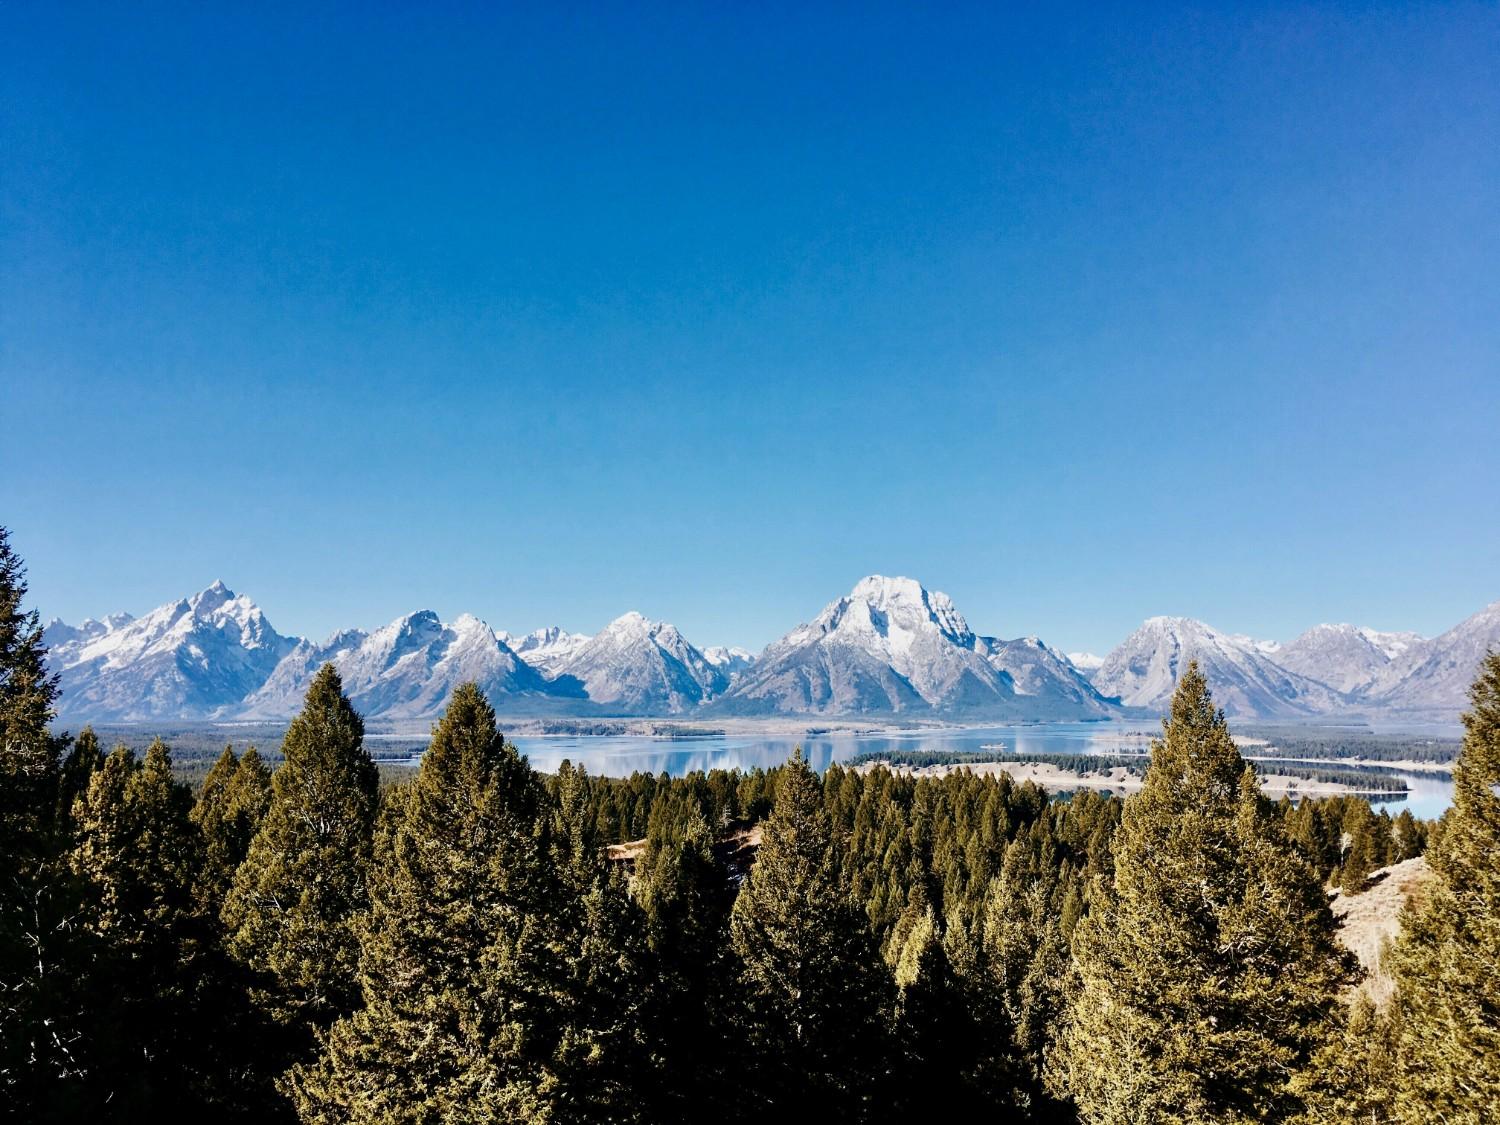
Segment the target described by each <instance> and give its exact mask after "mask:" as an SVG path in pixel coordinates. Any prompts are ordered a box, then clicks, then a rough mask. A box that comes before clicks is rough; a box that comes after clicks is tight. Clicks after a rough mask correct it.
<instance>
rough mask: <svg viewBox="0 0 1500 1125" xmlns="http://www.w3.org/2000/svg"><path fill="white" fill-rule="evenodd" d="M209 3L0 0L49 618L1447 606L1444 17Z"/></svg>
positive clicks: (1495, 255)
mask: <svg viewBox="0 0 1500 1125" xmlns="http://www.w3.org/2000/svg"><path fill="white" fill-rule="evenodd" d="M221 7H222V6H220V5H184V6H182V7H160V6H156V5H151V4H145V5H130V6H119V5H105V6H100V7H97V8H93V7H88V6H84V5H72V4H68V5H64V4H52V3H46V4H44V3H15V4H7V5H5V6H4V7H3V8H0V396H3V397H0V419H3V430H0V433H3V438H0V522H3V523H5V524H8V525H9V526H10V527H11V529H12V535H13V540H14V543H15V545H16V547H17V548H18V549H19V550H20V551H21V552H22V553H23V555H24V556H25V557H26V558H27V560H28V561H29V563H30V566H31V575H32V585H33V591H34V594H35V600H36V601H37V603H38V604H39V606H40V608H41V609H42V611H43V613H44V614H45V615H48V616H51V615H53V614H58V615H61V616H63V617H65V618H68V619H73V620H76V619H78V618H80V617H82V616H84V615H98V614H101V613H104V612H107V611H111V610H116V609H129V610H132V611H135V612H140V611H143V610H145V609H148V608H150V607H152V606H154V605H156V604H159V603H161V602H163V601H166V600H169V599H171V598H173V597H176V596H179V595H181V594H185V593H189V592H191V591H193V590H196V589H198V588H200V587H202V586H204V585H206V584H207V583H208V582H210V581H211V580H213V579H214V578H216V577H222V578H223V579H224V580H225V581H227V582H228V583H229V584H230V585H231V586H233V587H234V588H236V589H237V590H240V591H242V592H245V593H249V594H251V595H252V596H254V597H255V598H256V599H257V600H258V601H259V602H260V603H261V604H262V605H263V606H264V608H265V609H266V611H267V613H268V614H269V615H270V617H271V620H272V621H273V623H274V624H275V625H276V626H277V627H278V628H279V629H281V630H282V631H283V632H298V633H305V634H311V635H319V636H321V635H323V634H326V633H327V632H329V631H330V630H332V629H333V628H335V627H339V626H347V625H364V626H373V625H377V624H380V623H383V622H384V621H387V620H389V619H390V618H392V617H394V616H395V615H397V614H398V613H401V612H405V611H408V610H411V609H415V608H419V607H431V608H434V609H436V610H438V611H439V612H440V613H442V614H444V615H448V616H451V615H454V614H457V613H459V612H461V611H466V610H467V611H472V612H474V613H477V614H479V615H481V616H482V617H484V618H485V619H486V620H488V621H490V622H491V624H493V625H495V626H497V627H504V628H511V629H527V628H532V627H535V626H538V625H542V624H545V623H554V622H555V623H559V624H562V625H564V626H565V627H568V628H573V629H583V630H590V629H594V628H597V627H598V626H599V625H600V624H602V623H603V622H604V621H606V620H607V619H609V618H611V617H613V616H615V615H616V614H618V613H620V612H623V611H624V610H626V609H630V608H635V609H639V610H641V611H642V612H644V613H647V614H648V615H652V616H658V617H666V618H668V619H671V620H673V621H675V622H676V623H677V624H679V625H680V626H681V627H682V628H683V630H684V632H686V633H687V635H688V636H689V637H690V638H692V639H694V640H696V641H698V643H700V644H710V643H717V642H724V643H741V644H746V645H750V646H756V647H758V646H759V645H761V644H763V643H765V642H766V641H768V640H771V639H773V638H774V637H775V636H776V635H777V634H779V633H780V632H781V631H783V630H784V629H786V628H788V627H790V626H791V625H793V624H795V623H796V622H798V621H800V620H805V619H807V618H808V617H809V616H810V615H812V614H813V613H815V612H816V611H817V610H818V609H819V607H820V606H822V605H823V604H824V603H825V602H826V601H828V600H829V599H831V598H833V597H834V596H836V595H837V594H839V593H841V592H843V591H845V590H847V589H848V588H849V587H850V586H851V585H852V584H853V583H854V581H855V580H856V579H858V578H859V577H860V576H861V575H863V574H866V573H869V572H884V573H902V574H909V575H913V576H916V577H920V578H922V579H923V580H924V581H925V582H927V584H928V585H930V586H933V587H936V588H939V589H944V590H947V591H948V592H949V593H951V594H952V595H953V596H954V598H955V600H956V601H957V602H958V605H959V607H960V608H961V609H962V610H963V611H964V612H965V613H966V614H967V616H968V617H969V619H970V621H971V623H972V624H973V625H975V626H976V627H977V628H979V629H980V630H981V631H985V632H993V633H998V634H1000V635H1003V636H1016V635H1020V634H1024V633H1030V632H1035V633H1039V634H1041V635H1042V636H1043V637H1044V638H1045V639H1048V640H1050V641H1052V642H1053V643H1056V644H1058V645H1060V646H1063V647H1066V648H1079V647H1089V648H1093V649H1095V650H1103V649H1106V648H1108V647H1109V646H1110V645H1112V644H1113V643H1115V642H1116V641H1118V640H1119V639H1120V638H1121V637H1122V636H1123V635H1124V634H1125V633H1126V632H1128V631H1129V630H1130V629H1131V628H1133V627H1134V626H1135V625H1136V624H1138V623H1139V621H1140V619H1141V618H1143V617H1145V616H1147V615H1149V614H1156V613H1182V614H1190V615H1195V616H1200V617H1203V618H1205V619H1207V620H1209V621H1210V622H1213V623H1214V624H1217V625H1219V626H1220V627H1223V628H1226V629H1231V630H1235V631H1246V632H1252V633H1255V634H1258V635H1268V636H1274V637H1281V638H1286V637H1289V636H1290V635H1292V634H1293V633H1295V632H1297V631H1299V630H1300V629H1302V628H1303V627H1305V626H1307V625H1309V624H1312V623H1313V622H1315V621H1319V620H1325V619H1326V620H1354V621H1358V622H1362V623H1367V624H1372V625H1376V626H1380V627H1386V628H1416V629H1420V630H1424V631H1437V630H1439V629H1441V628H1444V627H1446V626H1447V625H1450V624H1452V623H1453V622H1454V621H1456V620H1458V619H1459V618H1460V617H1462V616H1465V615H1466V614H1468V613H1470V612H1472V611H1473V610H1475V609H1477V608H1479V606H1481V605H1483V604H1484V603H1486V602H1489V601H1492V600H1494V599H1496V598H1500V502H1497V497H1500V68H1497V65H1496V60H1497V59H1500V14H1497V10H1496V8H1495V7H1494V5H1492V4H1474V5H1405V4H1401V5H1389V6H1379V5H1358V6H1349V7H1348V8H1337V7H1331V6H1324V7H1313V6H1309V7H1302V6H1296V7H1277V8H1267V9H1264V10H1263V11H1261V13H1260V14H1256V15H1250V14H1246V12H1245V10H1244V8H1243V7H1240V10H1239V11H1237V12H1234V13H1229V12H1224V11H1216V10H1213V9H1209V8H1192V9H1190V8H1180V9H1172V10H1164V9H1162V8H1160V7H1158V6H1154V5H1153V6H1149V7H1148V8H1146V9H1145V10H1143V11H1131V10H1129V9H1128V8H1125V7H1119V8H1111V9H1108V10H1107V11H1106V10H1102V9H1101V8H1100V7H1099V6H1088V7H1082V8H1079V9H1077V10H1074V11H1067V10H1064V9H1062V8H1060V7H1054V6H1052V5H1039V6H1036V5H1027V6H1025V7H1024V8H1017V9H1010V10H1007V9H1003V8H999V7H997V6H994V5H977V6H974V7H972V8H962V7H958V6H945V7H946V10H945V11H944V12H942V13H938V14H934V13H932V12H930V11H923V10H922V9H923V8H925V7H929V6H923V5H911V6H909V7H905V8H897V7H884V6H880V5H872V4H868V3H865V4H857V5H856V4H851V5H847V6H837V7H835V6H819V5H811V6H809V5H806V4H794V5H778V4H763V5H739V6H730V5H717V4H715V5H708V4H704V5H680V6H679V5H671V4H651V5H644V4H641V5H620V6H609V5H600V6H587V7H577V8H573V7H569V6H565V5H526V6H524V7H523V6H517V7H515V8H513V9H500V8H492V7H491V6H487V5H476V6H474V7H473V8H464V7H453V6H442V5H434V6H431V8H430V10H424V11H410V10H403V9H404V8H411V7H414V6H410V5H392V6H390V7H389V8H386V7H384V6H381V5H371V4H360V5H351V6H349V7H347V8H344V9H342V10H340V9H338V8H336V7H324V6H321V5H317V6H314V5H305V4H289V5H285V6H282V5H271V4H256V5H243V6H239V8H238V10H237V11H234V12H226V11H217V12H213V13H210V12H208V11H207V9H208V8H221ZM314 7H317V8H318V11H317V12H316V13H313V12H312V11H310V9H312V8H314ZM1035 8H1046V9H1047V11H1046V13H1045V14H1043V13H1040V12H1038V11H1035V10H1032V9H1035ZM543 9H545V10H543Z"/></svg>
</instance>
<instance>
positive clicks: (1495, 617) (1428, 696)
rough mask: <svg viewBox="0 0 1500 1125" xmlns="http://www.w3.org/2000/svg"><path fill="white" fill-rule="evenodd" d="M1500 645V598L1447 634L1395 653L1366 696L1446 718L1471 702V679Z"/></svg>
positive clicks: (1386, 704) (1375, 701)
mask: <svg viewBox="0 0 1500 1125" xmlns="http://www.w3.org/2000/svg"><path fill="white" fill-rule="evenodd" d="M1492 649H1494V650H1500V602H1493V603H1491V604H1490V605H1488V606H1486V607H1485V608H1484V609H1482V610H1480V611H1479V612H1478V613H1476V614H1474V616H1472V617H1468V618H1465V619H1464V620H1463V621H1460V622H1459V623H1458V624H1457V625H1455V626H1454V627H1453V628H1451V629H1449V630H1448V631H1447V632H1446V633H1443V634H1442V635H1441V636H1437V637H1433V638H1432V639H1431V640H1417V641H1416V642H1414V643H1412V644H1409V645H1408V646H1407V647H1406V648H1405V649H1404V650H1403V651H1401V652H1399V653H1397V654H1396V656H1395V657H1393V658H1392V660H1391V662H1390V664H1389V665H1388V666H1387V667H1386V668H1385V669H1384V670H1383V672H1382V674H1381V675H1379V676H1378V677H1377V678H1376V681H1375V682H1374V683H1373V684H1371V685H1370V687H1369V688H1368V689H1367V690H1366V692H1365V693H1364V694H1365V698H1366V699H1368V700H1369V701H1370V702H1371V703H1373V704H1376V705H1378V706H1379V707H1381V708H1383V709H1386V710H1395V711H1410V712H1423V713H1430V714H1433V715H1435V716H1436V717H1440V718H1448V717H1451V716H1454V715H1457V714H1460V713H1461V712H1463V711H1464V710H1466V709H1467V708H1468V706H1469V685H1470V684H1471V683H1472V682H1473V680H1474V675H1475V673H1476V672H1478V670H1479V665H1480V662H1481V661H1482V660H1483V659H1484V656H1485V653H1487V652H1489V651H1490V650H1492Z"/></svg>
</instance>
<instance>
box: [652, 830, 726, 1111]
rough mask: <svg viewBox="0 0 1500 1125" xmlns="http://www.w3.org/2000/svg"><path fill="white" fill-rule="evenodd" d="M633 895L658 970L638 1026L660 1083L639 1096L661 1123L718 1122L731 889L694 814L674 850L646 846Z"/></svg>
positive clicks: (656, 844) (661, 844) (721, 1100)
mask: <svg viewBox="0 0 1500 1125" xmlns="http://www.w3.org/2000/svg"><path fill="white" fill-rule="evenodd" d="M634 893H635V898H636V901H637V902H639V903H640V905H641V909H642V911H643V912H644V914H645V918H646V935H647V941H648V942H649V945H650V949H651V952H652V954H653V955H654V957H655V961H656V972H657V976H656V980H655V982H654V983H653V985H652V987H651V989H650V994H649V995H648V996H647V1001H648V1003H649V1009H648V1011H647V1014H646V1019H647V1022H648V1024H649V1030H650V1034H651V1036H652V1038H653V1039H654V1041H655V1042H656V1043H657V1044H658V1049H659V1051H660V1054H661V1058H662V1060H663V1062H664V1066H663V1068H662V1075H661V1078H662V1081H661V1082H659V1083H658V1084H656V1085H655V1087H654V1088H653V1087H650V1086H648V1087H647V1097H648V1106H649V1108H650V1110H651V1111H652V1115H653V1116H654V1118H655V1119H656V1120H660V1121H683V1120H688V1119H689V1118H691V1117H694V1116H700V1117H702V1118H703V1119H705V1120H707V1119H711V1118H714V1117H721V1118H722V1117H723V1116H724V1115H725V1114H727V1113H728V1112H729V1104H730V1102H731V1101H732V1097H733V1092H734V1079H733V1069H734V1067H733V1062H734V1055H733V1048H734V1044H733V1039H732V1029H733V1026H734V1025H733V1019H734V1010H733V1005H734V999H735V997H734V993H733V990H732V989H731V988H730V987H728V983H729V979H730V977H731V975H732V964H731V957H730V953H729V911H730V908H731V907H732V906H733V904H734V889H733V886H732V884H731V883H730V881H729V872H728V871H727V870H726V869H725V867H724V865H723V864H722V863H721V862H719V859H718V857H717V856H716V855H715V854H714V850H713V833H712V831H711V830H710V828H709V825H708V822H707V821H706V820H705V819H704V817H703V814H702V812H701V810H700V809H698V808H697V807H694V808H693V810H692V813H691V815H690V816H689V818H688V820H687V823H686V825H685V828H684V831H683V837H682V839H681V841H680V842H675V843H674V842H658V841H655V840H652V841H651V842H650V844H649V846H648V848H647V850H646V852H645V854H644V855H642V856H641V859H640V861H639V863H638V864H637V867H636V879H635V885H634Z"/></svg>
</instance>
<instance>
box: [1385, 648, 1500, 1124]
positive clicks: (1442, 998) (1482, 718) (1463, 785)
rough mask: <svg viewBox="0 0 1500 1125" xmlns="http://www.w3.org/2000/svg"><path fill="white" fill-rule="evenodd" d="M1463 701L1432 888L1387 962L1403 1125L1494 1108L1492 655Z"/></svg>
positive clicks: (1498, 896) (1499, 664)
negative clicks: (1393, 989) (1465, 703)
mask: <svg viewBox="0 0 1500 1125" xmlns="http://www.w3.org/2000/svg"><path fill="white" fill-rule="evenodd" d="M1469 698H1470V700H1471V703H1472V705H1471V707H1470V709H1469V711H1468V713H1467V714H1465V715H1464V743H1463V750H1462V752H1461V753H1460V754H1459V757H1458V761H1457V763H1456V764H1455V765H1454V768H1453V807H1452V808H1451V809H1450V810H1449V811H1448V813H1447V815H1446V816H1445V817H1444V821H1443V830H1442V834H1441V836H1440V837H1439V839H1438V841H1437V843H1436V845H1435V846H1434V847H1433V848H1432V849H1431V850H1429V851H1428V853H1427V861H1428V863H1429V864H1430V865H1431V867H1432V871H1433V874H1434V879H1433V880H1432V882H1431V884H1430V885H1429V886H1428V887H1427V888H1426V889H1425V893H1424V896H1423V898H1422V901H1420V902H1419V903H1418V904H1414V905H1411V906H1409V907H1408V909H1407V910H1406V912H1405V914H1404V915H1403V918H1402V928H1401V933H1400V934H1399V936H1398V938H1397V941H1396V944H1395V949H1394V951H1393V955H1392V957H1391V959H1390V967H1391V970H1392V975H1393V976H1394V977H1395V980H1396V1013H1397V1019H1396V1026H1397V1031H1398V1053H1399V1058H1400V1069H1399V1075H1398V1082H1397V1097H1396V1100H1395V1106H1394V1108H1395V1111H1396V1118H1397V1120H1400V1121H1403V1122H1429V1121H1444V1122H1452V1123H1454V1125H1479V1123H1480V1122H1483V1121H1493V1120H1494V1114H1495V1107H1496V1106H1500V653H1494V652H1492V653H1490V654H1489V655H1488V656H1487V657H1486V658H1485V660H1484V663H1483V664H1482V665H1481V667H1480V671H1479V676H1478V678H1477V679H1476V680H1475V682H1474V685H1473V687H1472V688H1471V689H1470V692H1469Z"/></svg>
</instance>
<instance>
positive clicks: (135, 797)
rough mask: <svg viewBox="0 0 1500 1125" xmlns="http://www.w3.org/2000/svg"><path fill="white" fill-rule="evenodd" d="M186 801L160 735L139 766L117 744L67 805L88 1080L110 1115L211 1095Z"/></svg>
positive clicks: (204, 934)
mask: <svg viewBox="0 0 1500 1125" xmlns="http://www.w3.org/2000/svg"><path fill="white" fill-rule="evenodd" d="M191 805H192V797H191V794H190V793H189V792H188V789H187V787H186V786H185V785H183V784H182V783H180V782H178V781H176V780H175V779H174V778H173V776H172V764H171V757H170V755H169V752H168V750H167V748H166V746H165V745H164V744H163V743H162V742H161V740H160V739H158V740H157V741H155V742H153V743H152V745H151V747H150V749H148V750H147V752H146V755H145V758H144V761H143V762H141V763H140V764H137V763H136V762H135V759H134V756H133V755H132V754H131V752H130V751H129V750H128V749H127V748H126V747H124V746H121V747H119V748H117V749H116V750H115V751H114V752H113V753H112V754H110V755H109V757H108V758H107V759H106V760H105V763H104V765H103V767H101V768H100V769H99V771H98V772H96V773H95V774H94V777H93V779H92V781H91V782H90V784H89V788H88V792H87V793H86V794H85V795H84V796H83V797H81V798H80V799H79V801H78V803H77V806H76V822H77V825H76V842H75V844H74V847H73V850H72V853H71V857H70V858H71V864H72V867H73V870H74V872H75V873H76V874H77V876H78V877H79V878H80V879H81V880H82V881H83V885H84V888H85V892H84V909H83V911H82V914H81V918H82V921H83V924H84V926H85V927H86V928H87V929H88V931H89V932H90V933H91V934H92V935H93V936H94V938H95V939H96V949H97V954H96V959H95V961H94V964H93V965H92V966H91V973H90V976H91V981H92V985H93V987H92V989H91V1004H90V1017H91V1021H90V1022H91V1067H90V1073H89V1076H88V1087H89V1089H90V1091H91V1092H92V1096H93V1098H94V1099H95V1103H94V1104H95V1109H96V1111H97V1112H107V1114H108V1115H109V1116H110V1117H112V1118H115V1119H122V1120H130V1119H134V1118H138V1117H141V1116H144V1115H146V1114H147V1113H148V1112H161V1113H166V1112H168V1111H170V1110H172V1109H174V1108H175V1109H177V1110H185V1109H188V1108H202V1107H205V1106H207V1105H209V1104H212V1103H213V1101H214V1100H215V1097H216V1094H217V1091H216V1082H217V1076H216V1073H215V1067H214V1065H213V1054H212V1047H213V1045H214V1043H215V1038H216V1034H217V1033H219V1032H221V1031H222V1029H223V1027H224V1017H225V1013H224V1012H223V1011H222V1008H221V1006H220V1005H213V1006H210V1005H208V1004H205V1003H204V1002H203V1001H204V1000H205V999H208V998H209V997H211V996H212V995H213V994H212V992H211V987H210V986H211V983H212V981H213V980H214V978H215V975H216V974H215V971H214V967H215V963H216V954H217V950H216V948H215V947H214V944H213V942H212V930H211V929H210V928H209V926H208V921H209V920H208V919H207V918H206V917H205V916H203V915H202V914H201V912H199V911H197V910H196V909H195V906H194V902H193V893H192V891H193V885H194V882H195V880H196V876H197V871H198V868H199V867H200V866H201V864H202V847H201V838H200V837H199V835H198V832H197V830H196V829H195V828H194V826H193V825H192V823H191V822H190V821H189V819H188V812H189V809H190V808H191ZM215 998H216V997H215Z"/></svg>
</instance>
